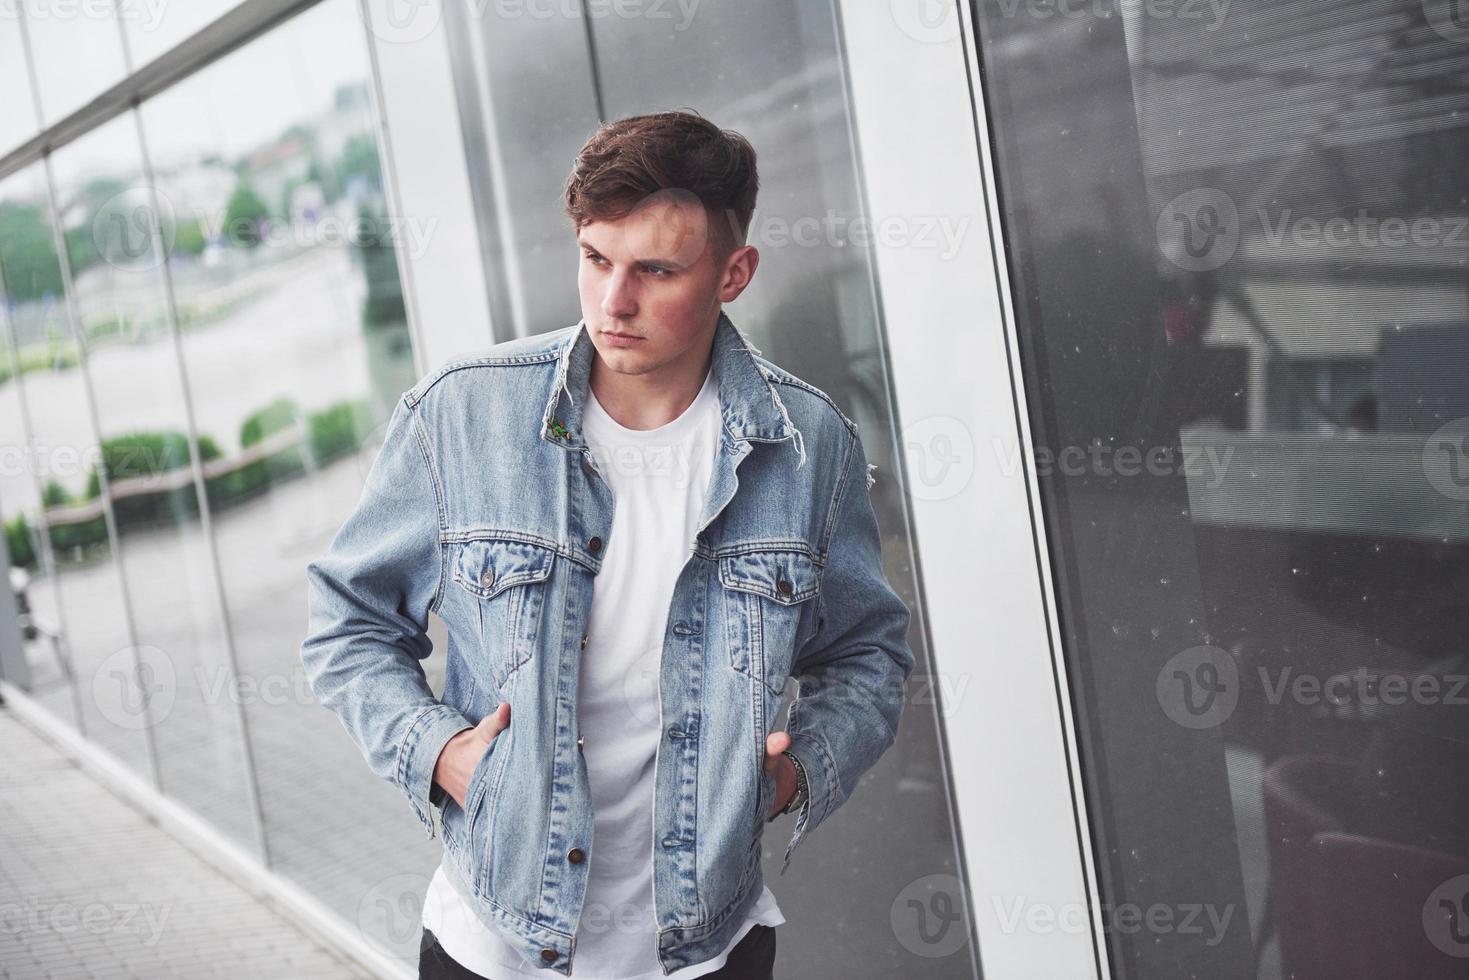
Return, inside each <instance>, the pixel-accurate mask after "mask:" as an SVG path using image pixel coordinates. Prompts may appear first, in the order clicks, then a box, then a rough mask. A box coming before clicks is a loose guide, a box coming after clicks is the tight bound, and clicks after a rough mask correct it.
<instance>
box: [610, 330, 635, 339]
mask: <svg viewBox="0 0 1469 980" xmlns="http://www.w3.org/2000/svg"><path fill="white" fill-rule="evenodd" d="M602 336H604V337H616V338H617V339H618V340H642V339H643V338H642V337H639V336H638V335H637V334H631V333H619V332H618V331H615V330H603V331H602Z"/></svg>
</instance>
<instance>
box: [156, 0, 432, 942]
mask: <svg viewBox="0 0 1469 980" xmlns="http://www.w3.org/2000/svg"><path fill="white" fill-rule="evenodd" d="M361 35H362V31H361V26H360V21H359V20H358V8H357V5H356V4H355V3H353V2H351V0H328V2H325V3H322V4H319V5H317V6H314V7H312V8H310V9H309V10H307V11H306V12H305V13H303V14H301V15H300V16H298V17H296V18H294V19H292V20H289V21H287V22H285V23H284V24H282V25H281V26H280V27H277V28H276V29H275V30H273V31H271V32H270V33H269V34H266V35H264V36H262V37H261V38H259V39H257V40H255V41H253V42H251V43H250V44H248V45H246V46H245V47H243V48H240V49H239V50H237V51H235V52H233V53H232V54H230V55H228V56H227V57H226V58H224V59H223V60H221V61H219V62H217V63H215V64H213V65H211V66H209V67H207V68H205V69H203V70H202V71H200V72H199V73H198V74H196V75H194V76H191V77H190V78H188V79H186V80H184V81H183V82H181V83H180V84H179V85H177V86H175V87H174V88H172V89H170V90H168V91H167V92H165V93H163V94H162V95H160V96H158V97H157V98H155V99H153V100H151V101H150V102H148V103H145V104H144V105H143V107H142V110H141V111H142V114H143V120H144V126H145V131H146V138H147V140H148V145H149V148H150V153H151V155H152V158H153V161H154V165H155V170H156V174H157V181H158V184H159V187H160V189H161V191H162V193H163V195H164V196H165V197H166V199H167V202H168V205H167V206H168V209H169V210H170V211H171V212H172V215H173V219H172V220H173V224H174V228H175V231H174V234H173V242H172V247H171V249H170V252H169V260H168V261H169V272H170V277H171V280H172V283H173V290H174V299H175V303H176V305H177V309H178V317H179V320H180V322H181V323H182V325H183V332H182V340H183V350H184V363H185V371H186V374H187V378H188V383H189V389H190V391H191V393H192V397H193V412H194V417H195V419H196V424H197V427H198V432H199V438H200V443H201V445H202V444H203V443H204V441H205V440H206V439H207V440H208V443H209V445H210V446H211V447H213V448H212V450H211V453H212V458H211V459H210V461H209V462H208V464H207V484H208V495H209V504H210V510H211V514H212V515H213V526H214V534H215V540H216V542H217V545H218V553H219V561H220V565H221V574H222V578H223V583H224V593H225V601H226V604H227V606H228V618H229V627H230V631H231V636H232V639H233V644H234V649H235V653H236V656H237V658H238V663H239V666H240V675H241V676H240V684H239V688H238V690H237V692H236V693H235V694H234V695H232V696H233V697H237V698H238V699H239V701H240V702H241V703H242V704H243V706H244V710H245V715H246V718H247V721H248V724H249V729H250V734H251V738H252V745H253V747H254V750H255V760H256V767H257V775H258V779H259V787H260V795H261V805H262V808H263V811H264V819H265V826H266V836H267V842H268V847H269V851H270V857H271V861H272V864H273V866H274V867H275V868H276V869H277V870H279V871H281V872H282V873H284V874H286V875H288V876H289V877H291V878H293V879H296V880H297V881H298V882H299V883H300V884H302V885H303V886H304V887H306V888H307V889H308V890H309V891H311V892H313V893H315V894H316V895H317V896H318V897H320V898H321V899H323V900H324V901H325V902H326V903H327V904H328V905H329V906H331V907H333V908H335V909H336V910H337V911H338V912H340V913H341V914H342V915H343V916H345V917H346V918H347V919H348V921H350V922H353V923H357V922H358V921H359V919H358V913H359V908H360V907H362V908H368V907H370V906H371V903H370V896H371V894H372V889H373V886H374V885H376V884H379V883H380V882H382V881H384V880H386V879H391V878H392V876H393V875H395V874H419V875H420V878H419V881H420V882H421V883H422V886H424V887H426V885H427V880H428V875H429V874H430V873H432V871H433V868H434V865H435V863H436V861H437V859H438V842H437V841H429V840H427V839H426V838H425V837H424V835H423V833H422V829H421V828H420V827H419V825H418V823H417V821H416V820H415V819H414V817H413V815H412V814H411V813H410V812H409V810H408V808H407V807H406V806H404V804H403V798H402V796H401V794H399V792H398V791H397V790H396V789H395V788H394V787H393V786H391V785H389V784H388V783H386V782H384V781H381V780H378V779H377V778H376V777H374V776H373V775H372V773H371V772H369V771H368V769H367V767H366V766H364V765H363V763H362V758H361V756H360V754H359V753H358V752H357V749H356V747H355V746H354V745H353V744H352V742H351V741H350V740H349V739H348V738H347V737H346V735H345V733H344V732H343V731H342V727H341V725H340V724H339V723H338V721H337V720H336V718H335V716H333V715H332V714H331V712H329V711H326V710H324V709H323V708H322V707H320V705H318V704H317V703H316V702H315V700H314V699H313V698H312V695H311V690H310V687H309V685H308V684H307V683H306V677H305V671H304V668H303V667H302V665H301V661H300V646H301V640H302V637H303V635H304V634H303V626H304V624H305V622H306V589H305V588H304V585H305V582H304V579H303V578H302V570H303V569H304V568H305V566H306V563H307V562H308V561H310V559H311V558H312V557H314V556H315V555H318V554H320V553H322V552H323V551H325V550H326V548H327V545H328V543H329V542H330V539H331V536H332V534H333V533H335V531H336V529H337V528H338V527H339V526H340V524H341V521H342V518H343V516H344V515H345V514H347V513H350V512H351V510H352V508H353V506H354V505H355V504H356V502H357V498H358V497H359V495H360V494H361V492H362V485H363V484H362V481H363V478H364V476H365V475H366V473H367V467H368V466H369V465H370V464H371V462H372V459H373V457H374V456H375V453H376V443H375V442H374V440H375V439H376V438H379V437H380V436H381V432H382V428H381V427H382V425H383V424H384V423H385V422H386V420H387V418H388V415H389V410H390V409H391V407H392V404H393V402H394V401H395V400H396V399H397V398H398V396H399V395H401V394H402V393H403V392H404V391H406V390H407V389H408V388H409V387H411V386H412V385H413V383H414V381H416V380H417V374H416V373H415V370H414V366H413V358H412V349H411V347H410V344H409V337H408V328H407V323H406V318H405V315H404V307H403V297H402V291H401V288H400V285H399V282H398V276H397V272H396V264H395V263H396V258H395V255H394V251H393V245H392V241H391V238H390V236H389V234H388V232H387V228H386V224H385V218H384V214H385V207H386V202H385V199H384V194H383V187H382V169H381V165H380V162H379V157H378V150H377V145H376V139H375V135H374V131H373V120H372V115H371V107H370V103H369V97H368V78H369V72H368V63H367V58H366V53H365V50H364V48H363V47H362V45H361V44H360V38H361ZM283 66H290V70H283ZM430 666H433V665H430ZM372 908H373V909H374V910H375V907H372ZM410 918H411V917H410ZM412 928H413V929H414V935H415V936H416V934H417V931H416V930H417V919H413V920H412ZM363 929H364V932H366V933H367V934H368V935H370V936H374V937H376V938H379V939H382V940H383V941H384V942H385V943H392V942H393V941H395V940H396V939H397V938H398V937H396V936H392V935H389V932H390V930H391V925H390V924H384V923H382V922H381V921H380V920H377V919H373V918H372V917H371V916H370V915H369V916H368V919H367V920H364V924H363Z"/></svg>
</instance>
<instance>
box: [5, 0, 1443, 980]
mask: <svg viewBox="0 0 1469 980" xmlns="http://www.w3.org/2000/svg"><path fill="white" fill-rule="evenodd" d="M673 108H692V109H695V110H697V111H699V112H700V113H702V114H703V115H705V116H706V117H708V118H710V119H712V120H713V121H715V122H716V123H717V124H719V125H720V126H723V127H728V128H732V129H736V130H738V131H739V132H741V133H743V134H744V135H745V136H747V137H748V138H749V139H750V140H751V141H752V142H753V144H754V145H755V147H756V149H757V150H758V151H759V154H760V176H761V194H760V201H759V207H758V210H757V213H756V216H755V220H754V223H753V226H752V229H751V238H750V241H751V243H752V244H755V245H756V246H757V247H759V248H760V250H761V253H762V263H761V267H760V272H759V275H758V277H757V278H756V280H755V282H754V284H753V285H752V287H751V288H750V290H749V291H747V292H746V294H745V295H744V296H742V297H741V299H740V300H739V301H738V303H737V304H734V305H733V306H732V307H731V308H730V310H729V312H730V314H731V317H732V319H733V320H734V321H735V322H736V324H737V325H738V326H739V327H740V328H741V330H742V331H743V332H744V333H745V334H746V335H747V336H749V337H750V339H751V340H752V341H753V342H754V343H755V345H756V346H757V347H759V348H760V350H761V352H762V353H763V354H765V355H766V356H767V357H769V358H771V359H772V360H774V361H775V362H776V363H778V364H780V365H782V366H783V367H785V368H787V369H789V370H791V371H793V372H794V373H796V374H797V375H799V376H800V377H802V378H804V379H806V380H807V381H809V382H811V383H812V384H814V385H816V386H818V387H820V388H822V389H823V390H824V391H826V392H827V393H829V394H830V395H831V396H832V397H833V398H834V399H835V400H836V402H837V403H838V404H839V405H840V406H841V407H842V410H843V411H844V412H845V413H846V414H847V415H848V416H849V417H851V418H852V419H853V420H855V421H856V423H857V424H858V427H859V430H860V431H861V432H862V434H863V442H864V447H865V448H866V450H867V453H868V456H869V458H870V459H871V460H872V461H873V462H875V463H876V464H877V470H876V473H877V477H878V478H877V482H876V484H875V485H874V487H873V495H874V503H875V505H876V507H877V510H878V519H879V523H880V525H881V528H882V531H883V536H884V542H883V543H884V558H885V561H886V564H887V571H888V577H889V580H890V581H891V582H892V584H893V585H894V587H895V588H896V589H897V590H898V591H899V593H900V594H901V595H902V596H903V598H904V599H905V600H906V601H907V602H908V603H909V604H910V606H911V607H912V608H913V610H914V617H913V625H912V632H911V635H910V639H911V642H912V645H913V649H914V651H915V653H916V654H917V655H918V658H919V666H918V670H917V671H916V672H915V675H914V678H913V679H912V681H911V682H910V685H909V689H908V692H907V700H906V702H905V713H904V716H903V725H902V730H901V732H900V737H899V739H898V742H897V744H896V746H895V747H894V749H893V750H892V751H891V752H890V753H888V755H887V756H885V757H884V759H883V760H882V761H881V763H880V764H879V765H878V766H877V767H875V768H874V769H873V770H872V772H871V773H870V774H869V775H868V776H867V777H866V778H865V779H864V781H863V786H862V789H861V792H860V794H859V795H857V796H855V797H854V799H853V800H852V801H851V802H850V803H849V804H848V805H846V806H844V807H843V808H842V810H841V811H840V812H839V814H838V815H836V816H834V818H833V819H832V821H830V822H829V823H828V824H826V825H825V826H824V827H823V829H822V832H821V833H820V834H817V835H815V836H814V837H813V838H812V839H811V840H810V841H809V842H808V843H806V844H804V845H803V848H802V854H801V856H800V857H797V858H795V859H794V860H793V863H792V867H791V871H790V872H789V873H787V874H786V875H784V876H778V871H779V864H780V854H781V851H783V847H784V841H785V838H786V836H787V835H788V833H789V830H790V826H789V822H788V821H789V818H784V822H782V821H778V822H777V823H775V824H772V825H771V828H770V831H771V835H770V836H767V838H766V858H765V860H766V872H767V882H768V883H769V884H770V886H771V888H772V890H773V891H774V892H775V894H776V896H777V898H778V900H779V902H780V904H781V907H782V910H783V912H784V914H785V916H786V918H787V921H788V925H787V926H784V927H782V928H781V930H780V932H779V937H780V938H779V949H780V953H779V960H778V966H777V974H778V975H786V974H789V975H791V976H807V977H843V978H860V980H879V978H883V980H885V978H893V977H925V978H929V977H932V978H977V977H980V976H982V975H983V976H989V977H994V978H1011V977H1044V978H1055V977H1066V978H1068V980H1070V978H1075V977H1083V978H1084V977H1097V978H1101V977H1127V978H1139V980H1174V978H1177V977H1181V976H1191V977H1202V978H1214V977H1219V978H1229V980H1237V978H1241V977H1253V978H1258V980H1268V978H1284V977H1292V978H1298V980H1300V978H1318V977H1319V978H1327V977H1330V978H1333V980H1335V978H1341V977H1372V978H1374V980H1376V978H1395V977H1402V978H1404V980H1407V978H1413V980H1423V978H1437V977H1444V978H1448V977H1458V976H1463V975H1465V973H1466V971H1469V790H1466V788H1465V779H1466V777H1469V652H1466V647H1465V641H1464V629H1463V625H1462V618H1461V617H1462V616H1463V611H1464V608H1465V606H1464V602H1465V600H1464V597H1465V595H1466V594H1469V552H1466V548H1465V543H1466V540H1469V384H1466V382H1465V380H1464V379H1465V376H1466V370H1469V180H1466V176H1469V175H1466V170H1465V168H1466V164H1465V161H1466V160H1469V142H1466V125H1469V12H1466V11H1465V9H1464V7H1463V5H1462V4H1461V3H1458V2H1457V0H1350V2H1333V3H1326V2H1321V0H1214V2H1203V0H1151V2H1142V0H1138V2H1129V0H1087V2H1080V0H1076V2H1071V0H977V2H973V3H968V2H952V3H949V2H940V0H911V2H910V0H881V2H875V3H874V2H865V0H864V2H857V0H795V2H792V3H787V4H760V3H756V2H754V0H624V2H621V3H611V2H606V3H599V2H593V0H523V2H520V0H319V2H300V0H296V2H285V0H244V2H229V0H187V2H183V0H173V2H170V0H146V2H145V0H70V2H68V0H5V2H3V3H0V298H3V303H0V454H3V455H0V518H3V521H4V528H5V535H4V547H5V555H6V557H7V558H8V567H9V583H10V588H9V589H8V590H0V694H3V695H4V698H5V701H6V705H7V709H8V710H6V711H3V712H0V725H3V726H4V728H3V729H0V732H3V734H0V745H4V746H5V749H4V751H3V753H0V788H3V792H0V810H3V811H4V813H5V820H4V822H3V827H4V829H3V830H0V835H3V836H0V975H3V976H6V977H11V976H14V977H22V976H24V977H31V976H40V977H45V976H72V975H76V976H87V975H98V976H163V975H172V974H174V973H177V974H178V975H182V976H199V975H209V974H210V973H211V972H218V973H221V974H222V975H227V976H245V975H251V976H253V975H260V976H274V977H280V976H327V975H333V976H337V975H339V976H360V975H377V976H411V975H413V973H414V968H415V964H416V959H417V951H418V939H419V923H420V917H421V912H422V905H421V903H422V898H423V893H424V891H425V889H426V888H427V886H428V881H429V878H430V876H431V875H432V873H433V869H434V867H435V865H436V864H437V863H438V860H439V853H440V852H439V847H440V845H439V843H438V841H437V840H425V839H424V837H423V834H422V829H421V827H420V826H419V825H418V823H417V821H416V820H414V819H413V817H412V815H411V813H410V811H409V810H408V808H407V807H406V806H405V805H404V804H403V801H402V799H401V797H400V796H399V794H398V792H397V790H396V789H394V788H393V787H392V786H390V785H388V784H387V783H383V782H379V781H377V780H376V779H375V778H374V777H373V776H372V775H371V773H370V772H369V771H368V769H367V767H366V765H365V764H364V762H363V761H362V759H361V758H360V756H359V755H358V753H357V751H356V749H355V748H354V747H353V745H352V744H351V743H350V741H349V740H348V739H347V737H346V735H345V733H344V732H343V731H342V729H341V726H340V724H339V723H338V722H337V721H336V719H335V718H334V717H333V716H332V715H331V714H330V713H328V712H327V711H325V710H323V709H322V708H320V707H319V706H317V705H316V704H315V703H314V702H313V700H312V697H311V693H310V690H309V687H308V685H307V684H306V680H305V676H304V671H303V669H302V667H301V664H300V661H299V657H298V650H299V645H300V642H301V640H302V638H303V636H304V629H305V622H306V609H305V598H306V593H305V588H304V586H305V579H304V568H305V564H306V563H307V562H308V561H309V560H310V559H311V558H313V557H315V556H316V555H318V554H320V553H321V552H322V551H323V550H324V549H325V547H326V545H327V543H328V541H329V540H330V538H331V536H332V534H333V533H334V532H335V530H336V529H337V527H338V526H339V525H340V523H341V521H342V520H343V518H344V517H345V516H346V515H347V513H348V512H349V511H350V510H351V508H352V507H353V505H354V504H355V503H356V501H357V499H358V496H359V494H360V493H361V490H362V486H363V479H364V477H365V475H366V473H367V470H368V467H369V466H370V465H371V462H372V460H373V458H374V455H375V452H376V449H377V445H378V440H379V439H380V436H381V431H382V427H383V425H384V423H385V420H386V419H387V417H388V415H389V413H390V411H391V407H392V405H393V402H394V400H395V399H397V398H398V396H399V395H400V394H401V393H402V392H403V391H404V390H406V389H407V388H408V387H410V386H411V385H412V384H413V383H414V382H415V381H416V380H417V379H418V378H419V377H421V376H422V375H423V374H425V373H427V372H429V371H431V370H432V369H434V368H435V367H436V366H437V365H439V364H441V363H443V362H444V361H446V360H448V359H449V358H451V357H454V356H458V355H461V354H464V353H468V352H472V351H476V350H479V349H482V348H483V347H486V346H488V345H490V344H492V343H495V342H497V341H502V340H506V339H510V338H513V337H520V336H526V335H532V334H537V333H541V332H545V331H548V330H552V329H556V328H559V327H563V326H567V325H570V324H573V323H575V322H576V321H577V319H578V316H579V310H578V306H577V298H576V292H575V289H574V280H575V272H576V261H577V253H576V248H575V245H574V240H573V238H572V234H571V228H570V225H569V222H568V221H567V219H566V218H565V216H564V215H563V214H562V213H561V206H560V192H561V187H562V184H563V182H564V180H565V177H566V174H567V172H568V170H569V169H570V166H571V163H572V158H573V156H574V155H575V153H576V151H577V149H578V148H579V147H580V146H581V144H582V143H583V141H584V140H585V139H586V138H587V136H589V135H590V134H591V132H592V131H593V130H594V129H595V127H596V126H597V125H598V123H599V122H602V121H605V120H611V119H615V118H619V117H622V116H627V115H632V114H635V113H641V112H648V111H653V110H659V109H673ZM431 635H432V636H433V637H434V639H435V641H436V644H439V645H441V643H442V639H443V633H442V629H441V626H440V625H439V624H435V631H434V632H432V633H431ZM425 668H426V669H427V670H428V672H429V676H430V680H431V682H432V683H433V684H435V686H436V687H437V686H438V685H440V684H441V683H442V675H443V663H442V659H441V658H440V657H438V656H435V657H432V658H430V659H429V660H428V661H426V662H425ZM803 859H804V860H803ZM89 916H90V919H89ZM89 921H90V922H91V925H88V924H87V923H88V922H89ZM68 971H71V972H68Z"/></svg>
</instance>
